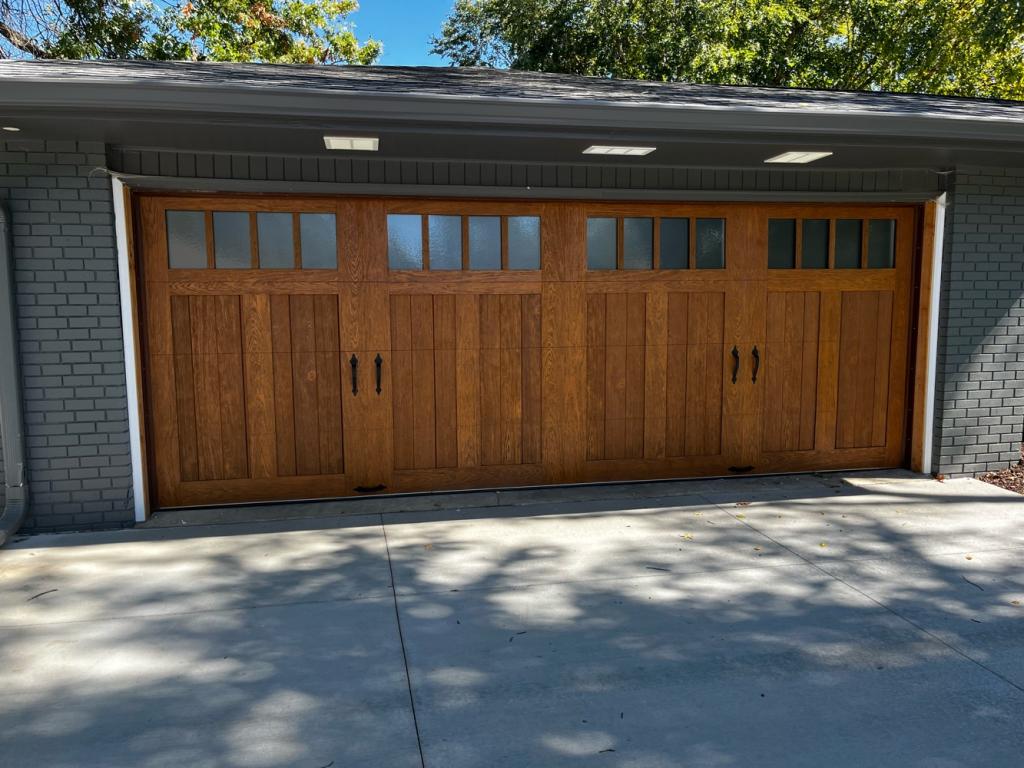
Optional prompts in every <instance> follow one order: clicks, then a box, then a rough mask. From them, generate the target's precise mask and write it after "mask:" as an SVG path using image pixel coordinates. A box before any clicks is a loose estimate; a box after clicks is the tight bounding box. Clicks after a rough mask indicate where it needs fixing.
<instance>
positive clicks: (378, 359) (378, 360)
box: [373, 353, 384, 395]
mask: <svg viewBox="0 0 1024 768" xmlns="http://www.w3.org/2000/svg"><path fill="white" fill-rule="evenodd" d="M373 364H374V365H375V366H377V394H378V395H379V394H380V367H381V366H382V365H383V364H384V358H383V357H381V356H380V354H379V353H378V354H377V357H375V358H374V359H373Z"/></svg>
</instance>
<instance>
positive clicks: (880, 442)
mask: <svg viewBox="0 0 1024 768" xmlns="http://www.w3.org/2000/svg"><path fill="white" fill-rule="evenodd" d="M892 305H893V295H892V292H891V291H880V292H879V293H878V315H877V323H878V325H877V330H876V334H875V349H874V352H875V359H874V361H873V362H874V381H873V384H874V388H873V393H872V394H873V402H872V403H871V409H870V413H871V438H870V444H871V445H873V446H876V447H882V446H884V445H885V441H886V429H887V427H888V416H889V357H890V354H889V353H890V348H891V346H892V311H893V306H892Z"/></svg>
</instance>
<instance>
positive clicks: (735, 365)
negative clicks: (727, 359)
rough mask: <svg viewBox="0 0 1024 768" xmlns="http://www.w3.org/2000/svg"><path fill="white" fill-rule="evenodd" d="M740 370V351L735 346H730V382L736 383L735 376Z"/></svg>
mask: <svg viewBox="0 0 1024 768" xmlns="http://www.w3.org/2000/svg"><path fill="white" fill-rule="evenodd" d="M739 372H740V351H739V350H738V349H736V347H733V348H732V383H733V384H735V383H736V376H737V375H738V374H739Z"/></svg>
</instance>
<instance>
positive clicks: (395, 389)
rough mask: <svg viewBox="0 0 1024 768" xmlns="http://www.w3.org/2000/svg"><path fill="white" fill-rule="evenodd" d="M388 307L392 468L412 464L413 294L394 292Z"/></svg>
mask: <svg viewBox="0 0 1024 768" xmlns="http://www.w3.org/2000/svg"><path fill="white" fill-rule="evenodd" d="M390 309H391V389H392V397H391V409H392V424H393V426H392V432H393V435H394V439H393V446H394V448H393V450H394V457H393V460H394V465H395V469H412V468H413V467H414V466H415V455H414V451H413V442H414V431H415V429H414V426H415V425H414V422H413V389H414V387H415V384H414V379H413V371H412V297H410V296H406V295H400V294H399V295H394V296H391V298H390Z"/></svg>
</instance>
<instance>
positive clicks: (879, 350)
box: [836, 291, 892, 448]
mask: <svg viewBox="0 0 1024 768" xmlns="http://www.w3.org/2000/svg"><path fill="white" fill-rule="evenodd" d="M840 328H841V330H840V340H839V377H838V390H837V426H836V447H837V448H869V447H882V446H884V445H885V444H886V430H887V421H888V405H889V402H888V401H889V375H888V373H889V356H890V350H891V342H892V292H890V291H857V292H846V293H844V294H843V296H842V318H841V323H840Z"/></svg>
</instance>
